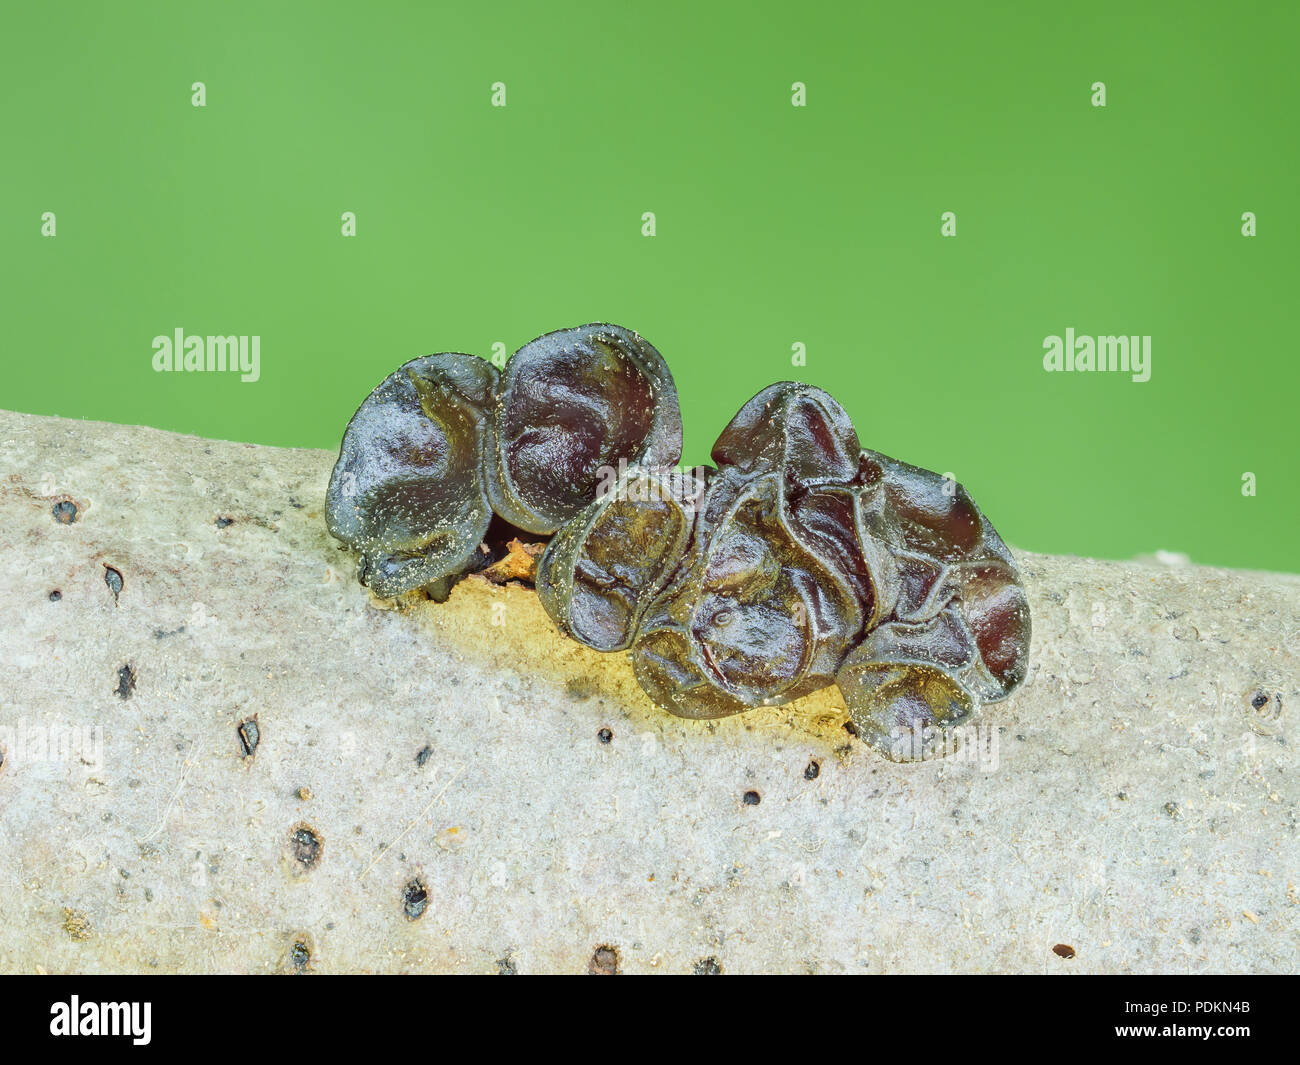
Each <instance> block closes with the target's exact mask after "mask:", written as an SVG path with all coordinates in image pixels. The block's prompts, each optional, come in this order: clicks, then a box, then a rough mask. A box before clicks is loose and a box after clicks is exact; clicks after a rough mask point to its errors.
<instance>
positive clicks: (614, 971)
mask: <svg viewBox="0 0 1300 1065" xmlns="http://www.w3.org/2000/svg"><path fill="white" fill-rule="evenodd" d="M587 972H589V973H590V974H591V975H592V976H618V975H620V973H619V957H618V947H611V946H609V945H608V944H602V945H601V946H599V947H597V948H596V950H595V953H593V954H592V956H591V961H590V962H589V963H588V964H587Z"/></svg>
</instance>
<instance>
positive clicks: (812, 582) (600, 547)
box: [327, 325, 1030, 759]
mask: <svg viewBox="0 0 1300 1065" xmlns="http://www.w3.org/2000/svg"><path fill="white" fill-rule="evenodd" d="M680 452H681V420H680V416H679V413H678V406H677V394H676V390H675V388H674V386H673V381H672V377H671V375H670V374H669V372H668V368H667V366H666V365H665V364H664V361H663V359H662V358H661V357H660V356H659V353H658V352H657V351H655V350H654V348H652V347H651V346H650V345H649V344H647V343H646V342H645V341H644V340H643V339H641V338H640V337H639V336H637V335H636V334H635V333H631V332H629V331H628V330H625V329H622V328H620V327H618V326H611V325H588V326H581V327H579V328H576V329H566V330H561V331H560V332H556V333H550V334H547V335H546V336H544V337H541V338H539V339H537V340H534V341H532V342H530V343H529V344H526V345H525V346H524V347H523V348H521V349H520V350H519V351H518V352H516V353H515V355H514V356H513V358H512V359H511V360H510V363H509V364H508V365H507V367H506V369H505V371H504V372H503V373H498V372H497V370H496V369H495V367H493V366H492V365H491V364H490V363H487V362H484V361H482V360H480V359H477V358H475V357H473V356H470V355H456V354H447V355H430V356H426V357H424V358H422V359H415V360H413V361H412V362H409V363H407V364H406V365H405V366H403V367H401V368H400V369H399V370H398V371H397V372H395V373H394V374H392V375H391V376H390V377H388V378H387V379H386V380H385V381H384V382H383V383H382V384H381V385H380V386H379V387H378V388H377V389H375V391H374V392H373V393H372V394H371V395H370V397H369V398H368V399H367V400H366V401H365V403H363V404H362V406H361V408H360V409H359V410H358V411H357V413H356V415H355V416H354V417H353V419H352V421H351V422H350V423H349V425H348V428H347V432H346V434H345V436H344V439H343V445H342V449H341V453H340V456H339V461H338V464H337V465H336V467H335V469H334V475H333V477H332V478H331V481H330V489H329V496H328V500H327V511H328V520H329V527H330V531H331V532H332V533H333V534H334V535H335V536H337V537H338V538H339V539H341V540H343V541H344V542H346V543H348V544H349V545H351V546H353V547H355V548H356V549H358V550H359V552H360V554H361V562H360V571H359V572H360V577H361V580H362V581H363V583H366V584H368V585H370V587H371V588H373V589H374V591H375V592H376V593H377V594H379V595H384V596H393V595H398V594H400V593H403V592H407V591H411V590H413V589H415V588H420V587H424V588H426V589H428V590H429V591H430V593H431V594H432V595H433V596H434V597H435V598H444V597H445V595H446V592H447V589H448V588H449V587H450V583H451V582H452V581H454V580H456V579H458V578H459V577H460V576H461V575H463V574H464V573H466V572H468V571H469V570H470V569H472V568H473V567H474V566H475V565H476V562H477V561H478V559H479V558H480V557H481V552H480V545H481V544H482V543H483V540H484V537H485V536H486V535H487V533H488V528H489V523H490V522H491V521H492V517H493V514H496V515H497V516H498V518H499V519H504V520H505V521H506V522H509V523H510V524H511V525H513V526H515V527H517V528H518V529H522V530H525V531H527V532H530V533H533V534H536V535H538V536H540V537H547V536H550V537H552V538H551V539H550V542H549V543H548V544H547V546H546V549H545V551H544V552H543V554H542V556H541V559H540V560H539V562H538V566H537V574H536V587H537V592H538V596H539V598H540V600H541V603H542V605H543V606H544V607H545V609H546V611H547V613H548V614H549V615H550V617H551V618H552V620H553V621H554V622H555V624H556V625H557V627H558V628H559V629H560V630H561V631H563V632H565V633H567V634H568V635H570V636H571V637H573V638H574V639H576V640H579V641H581V642H582V643H584V644H586V645H588V646H590V647H593V648H596V649H597V650H601V651H615V650H622V649H628V648H630V649H631V655H632V664H633V668H634V670H635V673H636V678H637V680H638V682H639V683H640V685H641V687H642V688H643V689H644V690H645V692H646V694H647V695H649V697H650V698H651V699H653V700H654V701H655V702H656V703H657V704H658V705H659V706H661V707H663V708H664V709H666V710H668V711H670V712H671V713H674V714H677V715H679V716H681V717H689V718H718V717H725V716H727V715H730V714H735V713H739V712H740V711H742V710H746V709H749V708H751V707H755V706H771V705H779V704H783V703H787V702H790V701H791V700H793V699H797V698H799V697H801V696H803V695H807V694H809V693H810V692H813V691H816V690H818V689H819V688H824V687H827V686H829V685H831V684H838V685H839V687H840V689H841V691H842V693H843V695H844V698H845V701H846V704H847V706H848V709H849V715H850V718H851V721H852V723H853V725H854V727H855V731H856V733H857V735H859V736H860V737H861V738H862V739H863V740H864V741H865V742H868V743H870V744H871V745H872V746H874V747H876V748H877V749H878V750H880V751H882V752H883V753H885V754H886V755H888V756H890V757H893V758H898V759H911V758H920V757H925V756H926V755H927V754H928V753H929V752H930V751H932V750H933V749H934V747H935V744H936V742H937V741H938V740H940V739H942V738H944V737H945V736H947V734H948V733H947V730H948V729H950V728H951V727H952V726H954V725H957V724H959V723H961V722H962V721H964V720H965V719H966V718H967V717H968V716H969V715H970V714H971V713H972V712H973V711H974V710H975V709H976V708H977V707H978V706H979V705H980V704H982V703H984V702H990V701H993V700H996V699H1001V698H1004V697H1005V696H1006V695H1008V694H1009V693H1010V692H1011V691H1012V690H1013V689H1014V688H1015V687H1016V685H1018V684H1019V683H1020V682H1021V681H1022V680H1023V679H1024V676H1025V672H1026V667H1027V661H1028V648H1029V634H1030V622H1029V607H1028V603H1027V601H1026V599H1025V595H1024V592H1023V589H1022V588H1021V585H1020V580H1019V576H1018V574H1017V572H1016V569H1015V564H1014V562H1013V560H1012V557H1011V554H1010V552H1009V551H1008V550H1007V547H1006V545H1005V544H1004V543H1003V542H1002V540H1001V538H1000V537H999V536H998V534H997V532H996V531H995V530H994V528H993V526H992V525H991V524H990V523H989V522H988V520H987V519H986V518H985V517H984V516H983V514H981V513H980V511H979V509H978V508H977V507H976V506H975V504H974V502H973V501H972V500H971V498H970V496H969V495H967V493H966V491H965V489H963V488H962V487H961V486H960V485H958V484H956V483H955V482H953V481H951V480H950V479H947V478H944V477H940V476H939V475H938V474H934V473H931V472H929V471H927V470H922V469H919V468H917V467H915V466H909V465H907V464H906V463H902V462H898V461H896V460H894V459H891V458H888V457H887V456H885V455H881V454H879V453H877V452H874V451H868V450H865V449H863V448H862V447H861V445H860V443H859V440H858V435H857V432H856V430H855V429H854V427H853V422H852V420H851V419H850V418H849V416H848V414H847V412H846V411H845V410H844V408H843V407H841V406H840V405H839V403H837V402H836V401H835V400H834V399H833V398H832V397H831V396H830V395H828V394H827V393H826V392H824V391H822V390H821V389H818V388H813V387H811V386H808V385H803V384H797V383H793V382H784V383H781V384H775V385H772V386H771V387H769V388H766V389H764V390H763V391H762V392H760V393H759V394H758V395H757V396H755V397H754V398H753V399H751V400H750V401H749V402H748V403H746V404H745V405H744V406H743V407H742V408H741V409H740V411H739V413H737V415H736V416H735V418H733V419H732V421H731V423H730V424H729V425H728V426H727V427H726V428H725V429H724V430H723V431H722V434H721V436H719V437H718V440H717V443H716V444H715V445H714V447H713V452H712V457H713V461H714V462H715V463H716V464H717V465H716V467H713V466H709V467H700V468H698V469H695V470H690V471H686V472H681V471H677V470H675V469H674V468H673V467H674V465H675V464H676V463H677V461H678V459H679V458H680ZM552 534H553V535H552Z"/></svg>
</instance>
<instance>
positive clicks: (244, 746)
mask: <svg viewBox="0 0 1300 1065" xmlns="http://www.w3.org/2000/svg"><path fill="white" fill-rule="evenodd" d="M235 731H236V733H237V734H238V735H239V752H240V754H242V755H243V756H244V757H245V758H252V757H253V755H254V754H256V753H257V745H258V744H259V743H261V742H262V731H261V729H259V728H258V727H257V715H256V714H255V715H253V716H252V717H250V718H248V719H246V720H244V721H241V722H240V723H239V725H238V727H237V728H236V729H235Z"/></svg>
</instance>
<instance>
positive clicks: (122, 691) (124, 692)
mask: <svg viewBox="0 0 1300 1065" xmlns="http://www.w3.org/2000/svg"><path fill="white" fill-rule="evenodd" d="M133 691H135V670H134V669H132V668H131V664H130V663H129V662H128V663H127V664H126V665H124V666H123V667H122V668H121V669H119V670H118V671H117V687H116V688H114V689H113V694H114V695H116V696H117V697H118V698H119V699H129V698H131V693H132V692H133Z"/></svg>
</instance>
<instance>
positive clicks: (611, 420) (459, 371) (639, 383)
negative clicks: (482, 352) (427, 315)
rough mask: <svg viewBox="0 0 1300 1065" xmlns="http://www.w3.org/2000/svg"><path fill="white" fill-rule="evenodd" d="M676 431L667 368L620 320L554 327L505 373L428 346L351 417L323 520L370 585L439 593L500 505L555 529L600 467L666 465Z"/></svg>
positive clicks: (587, 491)
mask: <svg viewBox="0 0 1300 1065" xmlns="http://www.w3.org/2000/svg"><path fill="white" fill-rule="evenodd" d="M681 439H682V427H681V416H680V413H679V411H678V406H677V392H676V389H675V387H674V385H673V380H672V375H671V374H670V373H669V371H668V367H667V365H666V364H665V363H664V361H663V358H662V357H661V356H660V355H659V353H658V352H657V351H656V350H655V349H654V348H653V347H652V346H651V345H650V344H648V343H647V342H646V341H645V340H644V339H643V338H641V337H640V336H638V335H637V334H635V333H632V332H630V331H629V330H626V329H623V328H621V327H620V326H615V325H606V324H594V325H585V326H579V327H577V328H574V329H565V330H560V331H559V332H555V333H548V334H547V335H546V336H543V337H539V338H538V339H536V340H533V341H530V342H529V343H528V344H525V345H524V346H523V347H522V348H520V349H519V351H517V352H516V353H515V354H514V356H513V357H512V358H511V359H510V361H509V363H508V364H507V365H506V369H505V371H504V372H498V370H497V369H496V367H494V366H493V365H492V364H491V363H489V362H486V361H485V360H483V359H479V358H476V357H475V356H472V355H464V354H454V353H453V354H439V355H428V356H424V357H423V358H418V359H413V360H412V361H410V362H408V363H406V364H405V365H403V366H401V367H399V368H398V369H397V370H396V371H394V372H393V373H392V374H390V375H389V376H388V377H387V378H385V379H384V381H383V382H382V383H381V384H380V385H379V387H378V388H376V389H375V390H374V391H373V392H372V393H371V394H370V396H369V397H367V399H366V400H365V402H363V403H362V404H361V407H360V408H359V409H358V410H357V412H356V414H355V415H354V416H353V418H352V420H351V421H350V422H349V423H348V427H347V429H346V431H345V432H344V436H343V442H342V445H341V447H340V452H339V459H338V462H337V463H336V465H335V467H334V472H333V475H332V476H331V478H330V485H329V490H328V493H327V496H326V520H327V524H328V526H329V530H330V532H331V533H332V534H333V535H334V536H335V537H337V538H338V539H340V540H342V541H343V542H344V543H346V544H347V545H349V546H350V547H352V548H354V549H355V550H357V551H358V553H359V554H360V563H359V568H358V574H359V577H360V579H361V581H362V583H364V584H367V585H369V586H370V587H371V588H372V589H373V590H374V591H375V593H376V594H378V595H381V596H390V597H391V596H396V595H400V594H402V593H404V592H409V591H412V590H414V589H416V588H426V589H428V590H429V591H430V593H431V594H432V595H433V597H434V598H444V597H445V595H446V592H447V589H448V588H449V586H450V584H451V582H453V581H454V580H456V579H457V578H459V577H460V576H462V575H463V574H464V573H466V572H468V571H469V570H470V569H472V568H473V567H474V566H475V565H476V564H477V563H478V562H479V561H480V560H481V554H480V551H479V545H480V544H481V543H482V542H483V539H484V536H485V535H486V534H487V531H488V527H489V524H490V522H491V520H492V516H493V513H494V512H495V513H496V514H498V515H500V517H501V518H503V519H504V520H505V521H507V522H509V523H511V524H513V525H514V526H517V527H518V528H520V529H523V530H526V531H528V532H531V533H534V534H538V535H543V536H545V535H549V534H551V533H553V532H555V530H556V529H558V528H559V527H560V526H561V525H562V524H563V523H564V522H566V521H568V520H569V519H570V518H572V517H573V516H574V515H575V514H576V513H577V512H578V511H579V510H581V509H582V508H583V507H585V506H586V505H587V504H588V503H590V502H591V501H592V500H593V499H594V498H595V497H596V494H597V488H598V486H599V484H600V481H601V478H602V477H603V476H606V471H609V470H617V469H618V468H619V467H620V466H627V465H629V464H634V465H641V466H646V467H656V466H659V465H667V466H671V465H673V464H675V463H676V462H677V460H678V459H679V458H680V455H681ZM610 479H612V476H611V478H610Z"/></svg>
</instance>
